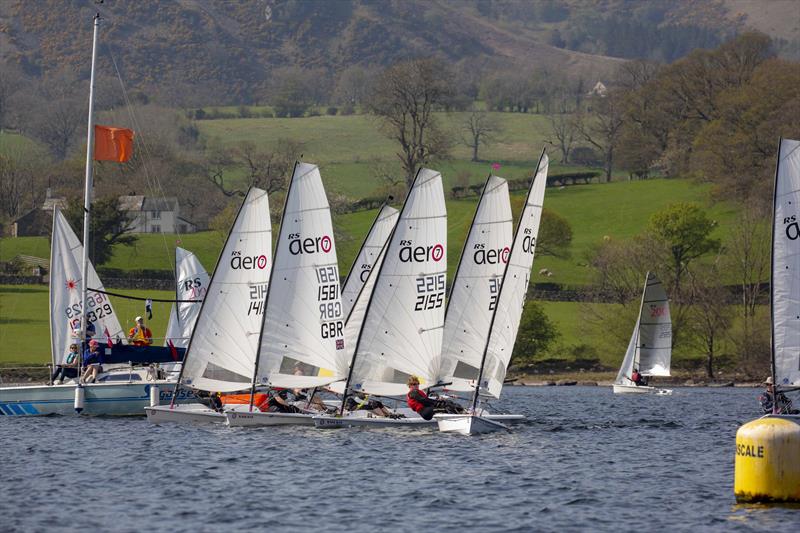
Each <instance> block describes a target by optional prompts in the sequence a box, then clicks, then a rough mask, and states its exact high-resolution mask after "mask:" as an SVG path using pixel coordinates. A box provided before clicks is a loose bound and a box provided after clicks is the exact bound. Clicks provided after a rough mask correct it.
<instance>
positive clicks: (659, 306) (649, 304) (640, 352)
mask: <svg viewBox="0 0 800 533" xmlns="http://www.w3.org/2000/svg"><path fill="white" fill-rule="evenodd" d="M671 359H672V320H671V319H670V314H669V299H668V298H667V293H666V291H665V290H664V284H663V283H661V281H660V280H659V279H658V278H657V277H656V275H655V274H653V273H652V272H648V273H647V278H646V280H645V284H644V290H643V291H642V302H641V306H640V307H639V316H638V317H637V319H636V326H635V327H634V328H633V333H632V334H631V340H630V341H629V342H628V349H627V351H626V352H625V358H624V359H623V361H622V366H621V367H620V369H619V373H618V374H617V379H616V380H615V381H614V383H616V384H618V385H631V384H633V381H631V379H630V378H631V374H632V373H633V370H634V369H636V370H638V371H639V373H640V374H642V375H644V376H669V375H670V361H671Z"/></svg>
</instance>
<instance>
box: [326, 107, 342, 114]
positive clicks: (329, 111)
mask: <svg viewBox="0 0 800 533" xmlns="http://www.w3.org/2000/svg"><path fill="white" fill-rule="evenodd" d="M338 112H339V108H338V107H336V106H329V107H328V108H327V109H325V114H326V115H335V114H336V113H338Z"/></svg>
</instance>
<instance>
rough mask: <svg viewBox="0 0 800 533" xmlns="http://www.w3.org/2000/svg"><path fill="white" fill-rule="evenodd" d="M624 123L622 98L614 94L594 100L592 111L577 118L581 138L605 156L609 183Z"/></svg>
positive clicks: (604, 165)
mask: <svg viewBox="0 0 800 533" xmlns="http://www.w3.org/2000/svg"><path fill="white" fill-rule="evenodd" d="M624 123H625V118H624V114H623V109H622V102H621V98H620V97H619V96H618V95H614V94H613V93H612V94H609V95H608V96H606V97H595V98H593V100H592V103H591V111H590V112H588V113H585V112H584V113H579V114H578V115H577V117H576V126H577V129H578V131H579V132H580V134H581V136H582V137H583V138H584V139H585V140H586V141H587V142H588V143H589V144H591V145H592V146H594V147H595V148H597V149H598V150H600V152H601V153H602V154H603V161H604V163H603V169H604V170H605V173H606V181H607V182H610V181H611V172H612V170H613V169H614V151H615V150H616V148H617V145H618V142H619V137H620V134H621V133H622V126H623V124H624Z"/></svg>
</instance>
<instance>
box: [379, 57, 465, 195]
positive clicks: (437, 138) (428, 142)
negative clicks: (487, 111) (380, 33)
mask: <svg viewBox="0 0 800 533" xmlns="http://www.w3.org/2000/svg"><path fill="white" fill-rule="evenodd" d="M451 93H452V88H451V86H450V83H449V76H448V73H447V69H446V67H445V66H444V65H443V64H442V63H441V62H439V61H437V60H435V59H416V60H412V61H405V62H402V63H397V64H395V65H393V66H391V67H389V68H388V69H386V70H385V71H383V73H382V74H381V75H380V76H379V77H378V79H377V80H376V83H375V88H374V90H373V92H372V94H371V97H370V100H369V104H368V105H369V109H370V111H371V112H372V113H374V114H375V115H378V116H379V117H381V118H382V119H383V123H384V129H385V131H386V133H387V135H388V136H389V137H390V138H391V139H394V140H395V141H397V142H398V144H399V145H400V151H399V152H398V153H397V157H398V158H399V159H400V162H401V164H402V166H403V171H404V172H405V178H406V183H407V184H408V185H410V184H411V182H412V181H413V180H414V176H415V175H416V173H417V170H419V168H420V167H421V166H422V165H424V164H425V163H427V162H428V161H430V160H431V159H433V158H437V157H446V156H447V154H448V152H449V148H450V142H449V139H448V138H447V136H446V135H445V133H444V131H442V130H441V129H439V128H438V126H437V124H436V119H435V118H434V115H433V112H434V111H435V110H436V109H437V108H438V107H440V106H442V105H443V104H444V103H445V102H447V100H448V98H449V97H450V95H451Z"/></svg>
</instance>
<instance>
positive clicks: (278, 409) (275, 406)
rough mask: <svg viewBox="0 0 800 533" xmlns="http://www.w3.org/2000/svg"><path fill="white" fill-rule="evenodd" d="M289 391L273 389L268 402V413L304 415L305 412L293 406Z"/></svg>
mask: <svg viewBox="0 0 800 533" xmlns="http://www.w3.org/2000/svg"><path fill="white" fill-rule="evenodd" d="M289 394H292V393H291V392H290V391H289V389H271V390H270V391H269V400H268V401H267V411H268V412H270V413H302V412H303V411H302V410H300V409H299V408H297V407H295V406H294V405H293V404H292V401H291V399H290V398H289Z"/></svg>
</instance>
